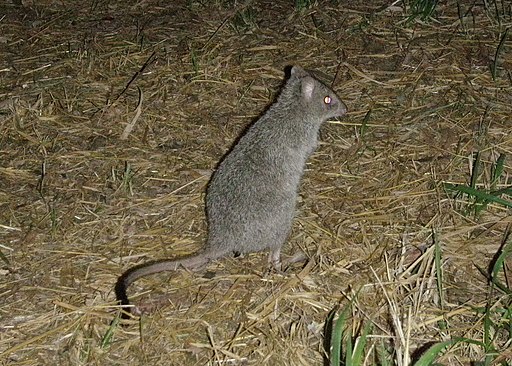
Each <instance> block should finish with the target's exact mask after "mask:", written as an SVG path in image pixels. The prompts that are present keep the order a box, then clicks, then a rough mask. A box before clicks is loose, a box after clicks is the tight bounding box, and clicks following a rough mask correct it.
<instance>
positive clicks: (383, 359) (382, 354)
mask: <svg viewBox="0 0 512 366" xmlns="http://www.w3.org/2000/svg"><path fill="white" fill-rule="evenodd" d="M377 355H378V359H379V362H378V363H377V364H378V365H380V366H391V361H390V360H391V355H390V354H389V352H388V351H387V349H386V347H385V346H384V341H381V342H379V344H378V347H377Z"/></svg>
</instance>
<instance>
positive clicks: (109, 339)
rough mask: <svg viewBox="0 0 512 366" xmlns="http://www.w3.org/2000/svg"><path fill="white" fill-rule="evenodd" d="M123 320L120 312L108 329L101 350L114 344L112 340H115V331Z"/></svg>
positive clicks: (102, 340)
mask: <svg viewBox="0 0 512 366" xmlns="http://www.w3.org/2000/svg"><path fill="white" fill-rule="evenodd" d="M120 318H121V312H120V311H119V312H118V313H117V315H116V317H115V318H114V320H112V322H111V323H110V327H109V328H108V329H107V332H106V333H105V335H104V336H103V338H102V339H101V344H100V345H101V348H108V347H110V345H111V344H112V339H113V338H114V331H115V329H116V328H117V325H118V324H119V319H120Z"/></svg>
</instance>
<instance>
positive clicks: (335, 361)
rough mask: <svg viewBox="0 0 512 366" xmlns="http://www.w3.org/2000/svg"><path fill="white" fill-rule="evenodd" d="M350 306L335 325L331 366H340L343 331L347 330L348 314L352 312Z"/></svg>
mask: <svg viewBox="0 0 512 366" xmlns="http://www.w3.org/2000/svg"><path fill="white" fill-rule="evenodd" d="M350 308H351V307H350V305H347V306H346V307H345V309H343V312H342V313H341V314H340V315H339V316H338V319H337V320H336V323H335V324H334V329H333V334H332V340H331V366H339V364H340V360H341V353H342V349H341V346H342V341H343V331H344V329H345V323H346V319H347V315H348V312H349V311H350Z"/></svg>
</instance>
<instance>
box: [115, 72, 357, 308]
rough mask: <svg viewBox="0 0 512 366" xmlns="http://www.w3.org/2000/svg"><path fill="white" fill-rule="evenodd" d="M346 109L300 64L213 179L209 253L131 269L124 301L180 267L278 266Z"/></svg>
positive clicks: (121, 292) (122, 288) (122, 290)
mask: <svg viewBox="0 0 512 366" xmlns="http://www.w3.org/2000/svg"><path fill="white" fill-rule="evenodd" d="M327 102H330V103H327ZM346 111H347V108H346V106H345V104H344V103H343V102H342V101H341V100H340V99H339V98H338V96H336V94H335V93H334V91H333V90H332V89H331V88H329V87H328V86H326V85H325V84H323V83H322V82H320V81H319V80H317V79H315V78H314V77H313V76H312V75H311V74H310V73H308V72H307V71H305V70H304V69H302V68H300V67H298V66H294V67H293V68H292V70H291V76H290V78H289V79H288V80H287V82H286V84H285V85H284V87H283V89H282V91H281V94H280V96H279V97H278V99H277V101H276V102H275V103H274V104H273V105H272V106H271V107H270V108H269V109H268V111H267V112H266V113H265V114H264V115H263V116H262V117H261V118H259V119H258V120H257V121H256V122H255V123H254V124H253V125H252V126H251V127H250V128H249V129H248V130H247V131H246V133H245V134H244V135H243V136H242V137H241V138H240V140H239V141H238V143H236V145H235V146H234V147H233V149H232V150H231V152H229V154H227V155H226V156H225V158H224V160H223V161H222V162H221V163H220V164H219V166H218V168H217V170H216V172H215V173H214V174H213V176H212V179H211V180H210V183H209V185H208V189H207V194H206V214H207V219H208V239H207V241H206V245H205V247H204V249H203V250H202V251H201V252H199V253H198V254H195V255H191V256H188V257H184V258H180V259H177V260H163V261H158V262H152V263H145V264H142V265H139V266H136V267H133V268H131V269H129V270H128V271H127V272H125V273H124V274H123V275H122V276H121V277H119V279H118V282H117V284H116V295H117V299H118V301H119V302H120V303H121V304H122V305H128V304H129V301H128V298H127V295H126V289H127V288H128V286H129V285H130V284H131V283H132V282H134V281H135V280H137V279H139V278H140V277H143V276H146V275H149V274H152V273H157V272H162V271H173V270H176V269H178V268H179V267H185V268H188V269H195V268H197V267H200V266H202V265H204V264H205V263H207V262H208V261H210V260H212V259H216V258H219V257H223V256H225V255H228V254H229V253H233V252H235V253H250V252H259V251H263V250H269V251H270V256H269V261H270V262H271V263H272V264H273V265H274V266H276V267H279V266H280V251H281V247H282V246H283V244H284V242H285V240H286V238H287V236H288V233H289V231H290V228H291V224H292V220H293V216H294V212H295V203H296V200H297V195H298V189H299V183H300V179H301V177H302V174H303V172H304V167H305V165H306V160H307V158H308V157H309V156H310V155H311V153H312V152H313V151H314V150H315V148H316V147H317V143H318V131H319V128H320V125H321V124H322V123H323V122H324V121H326V120H327V119H330V118H334V117H340V116H343V115H344V114H345V113H346Z"/></svg>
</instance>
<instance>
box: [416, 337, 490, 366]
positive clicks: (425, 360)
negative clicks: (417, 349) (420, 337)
mask: <svg viewBox="0 0 512 366" xmlns="http://www.w3.org/2000/svg"><path fill="white" fill-rule="evenodd" d="M459 342H466V343H472V344H476V345H479V346H481V347H483V343H482V342H479V341H475V340H473V339H469V338H453V339H451V340H449V341H445V342H439V343H436V344H434V345H432V346H431V347H430V348H429V349H428V350H426V351H425V353H423V354H422V355H421V357H420V358H419V359H418V361H416V363H414V366H430V365H432V363H433V362H434V361H435V359H436V358H437V357H438V356H439V354H440V353H441V352H443V351H444V350H445V349H446V348H448V347H450V346H453V345H455V344H457V343H459Z"/></svg>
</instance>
